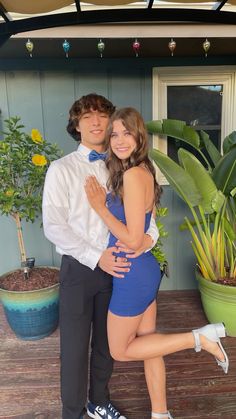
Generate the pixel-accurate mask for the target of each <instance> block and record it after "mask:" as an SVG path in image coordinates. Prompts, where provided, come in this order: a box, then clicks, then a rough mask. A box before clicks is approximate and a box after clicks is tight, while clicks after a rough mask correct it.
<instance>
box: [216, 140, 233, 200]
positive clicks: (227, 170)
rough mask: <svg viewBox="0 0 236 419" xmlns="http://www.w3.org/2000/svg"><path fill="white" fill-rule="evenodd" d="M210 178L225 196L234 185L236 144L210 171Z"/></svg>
mask: <svg viewBox="0 0 236 419" xmlns="http://www.w3.org/2000/svg"><path fill="white" fill-rule="evenodd" d="M212 178H213V180H214V182H215V184H216V186H217V188H218V189H220V190H221V191H222V192H223V193H224V194H225V195H226V196H228V195H229V194H230V192H231V191H232V189H234V188H235V187H236V145H234V146H233V147H232V148H231V149H230V151H229V152H228V153H227V154H225V155H224V156H223V157H222V158H221V160H220V161H219V162H218V164H217V165H216V167H215V169H214V170H213V172H212Z"/></svg>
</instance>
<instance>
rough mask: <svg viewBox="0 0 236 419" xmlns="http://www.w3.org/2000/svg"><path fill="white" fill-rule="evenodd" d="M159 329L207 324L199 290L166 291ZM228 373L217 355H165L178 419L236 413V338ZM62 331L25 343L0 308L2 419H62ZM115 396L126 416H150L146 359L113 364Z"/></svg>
mask: <svg viewBox="0 0 236 419" xmlns="http://www.w3.org/2000/svg"><path fill="white" fill-rule="evenodd" d="M158 301H159V302H158V315H157V328H158V330H161V331H163V332H164V333H168V332H178V331H187V330H191V329H192V328H194V327H200V326H202V325H204V324H205V323H206V319H205V316H204V313H203V311H202V308H201V302H200V297H199V294H198V292H197V291H162V292H160V294H159V298H158ZM224 346H225V348H226V349H227V353H228V355H229V358H230V370H229V374H227V375H225V374H224V373H223V371H222V370H221V369H220V368H219V367H217V364H216V362H215V360H214V358H213V357H212V356H211V355H209V354H207V353H205V352H204V351H202V352H200V353H197V354H196V353H195V351H194V350H186V351H181V352H178V353H176V354H172V355H168V356H166V357H165V362H166V371H167V397H168V408H169V409H170V411H171V412H172V414H173V416H174V418H175V419H183V418H188V419H195V418H201V419H205V418H207V419H216V418H224V419H232V418H234V419H235V417H236V379H235V377H236V338H229V337H227V338H226V339H224ZM59 373H60V356H59V331H58V330H57V331H56V332H55V333H53V334H52V335H51V336H50V337H48V338H45V339H42V340H38V341H32V342H30V341H22V340H19V339H17V338H16V337H15V336H14V334H13V332H12V331H11V330H10V328H9V326H8V325H7V322H6V320H5V317H4V315H3V311H2V308H1V307H0V419H10V418H15V419H61V413H60V412H61V401H60V385H59ZM110 389H111V399H112V401H113V403H114V404H115V405H116V406H117V408H119V409H120V410H121V411H122V413H123V414H124V415H126V416H127V418H128V419H150V409H151V408H150V401H149V396H148V392H147V388H146V384H145V377H144V369H143V363H142V362H115V364H114V371H113V375H112V378H111V382H110Z"/></svg>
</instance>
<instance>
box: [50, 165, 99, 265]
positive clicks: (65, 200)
mask: <svg viewBox="0 0 236 419" xmlns="http://www.w3.org/2000/svg"><path fill="white" fill-rule="evenodd" d="M42 209H43V228H44V234H45V236H46V237H47V239H48V240H50V241H51V242H52V243H54V244H55V245H56V246H57V247H58V248H60V249H63V251H65V254H68V255H71V256H73V257H74V258H75V259H77V260H78V261H79V262H81V263H83V264H84V265H87V266H89V267H90V268H91V269H94V268H95V266H96V265H97V263H98V260H99V259H100V257H101V254H102V252H103V249H102V248H99V246H98V248H96V247H94V246H92V245H91V243H88V242H87V241H86V240H84V239H83V238H82V237H79V236H78V235H77V234H76V233H75V232H74V231H73V230H72V228H71V227H70V226H69V224H68V213H69V197H68V187H67V184H66V179H65V177H64V176H63V173H62V171H61V170H60V168H58V167H57V165H56V164H54V163H52V164H51V166H50V167H49V169H48V172H47V175H46V178H45V185H44V192H43V208H42ZM81 255H83V256H82V257H81Z"/></svg>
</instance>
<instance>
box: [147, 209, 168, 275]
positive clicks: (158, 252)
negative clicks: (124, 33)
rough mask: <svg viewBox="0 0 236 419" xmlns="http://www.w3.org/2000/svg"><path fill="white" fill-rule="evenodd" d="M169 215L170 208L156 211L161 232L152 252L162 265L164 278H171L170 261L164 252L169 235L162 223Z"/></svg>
mask: <svg viewBox="0 0 236 419" xmlns="http://www.w3.org/2000/svg"><path fill="white" fill-rule="evenodd" d="M167 214H168V208H166V207H158V208H157V209H156V225H157V228H158V230H159V237H158V240H157V242H156V244H155V246H154V247H153V248H152V250H151V252H152V254H153V256H155V258H156V260H157V262H158V263H159V265H160V269H161V277H163V276H164V275H166V276H167V277H169V266H168V261H167V258H166V254H165V252H164V250H163V239H166V237H167V236H168V233H167V231H166V229H165V226H164V224H163V221H162V219H163V218H165V217H166V216H167Z"/></svg>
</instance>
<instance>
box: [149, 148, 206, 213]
mask: <svg viewBox="0 0 236 419" xmlns="http://www.w3.org/2000/svg"><path fill="white" fill-rule="evenodd" d="M150 156H151V158H153V160H154V161H155V163H156V164H157V166H158V167H159V169H160V170H161V172H162V173H163V175H164V176H165V177H166V179H167V180H168V182H169V184H170V185H171V186H172V187H173V189H174V190H175V191H176V192H177V193H178V195H179V196H180V197H181V198H182V199H183V200H184V201H185V202H186V203H187V204H188V205H189V206H193V207H194V206H196V205H199V204H200V202H201V195H200V193H199V191H198V189H197V187H196V184H195V182H194V180H193V178H192V176H191V175H190V174H189V173H187V172H186V171H185V170H184V169H183V168H182V167H181V166H179V165H178V164H177V163H175V162H174V161H173V160H171V159H170V157H168V156H166V155H165V154H163V153H161V152H160V151H159V150H156V149H153V150H151V152H150Z"/></svg>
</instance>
